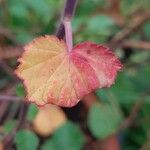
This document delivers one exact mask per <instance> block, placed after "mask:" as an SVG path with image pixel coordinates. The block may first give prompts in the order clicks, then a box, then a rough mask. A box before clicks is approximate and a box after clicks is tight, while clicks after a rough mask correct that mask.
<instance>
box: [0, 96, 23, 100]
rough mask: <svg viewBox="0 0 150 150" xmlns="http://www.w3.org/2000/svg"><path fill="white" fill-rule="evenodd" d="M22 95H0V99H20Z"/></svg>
mask: <svg viewBox="0 0 150 150" xmlns="http://www.w3.org/2000/svg"><path fill="white" fill-rule="evenodd" d="M22 99H23V98H22V97H17V96H10V95H0V101H21V100H22Z"/></svg>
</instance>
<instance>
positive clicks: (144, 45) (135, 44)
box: [121, 40, 150, 50]
mask: <svg viewBox="0 0 150 150" xmlns="http://www.w3.org/2000/svg"><path fill="white" fill-rule="evenodd" d="M121 47H123V48H134V49H143V50H150V42H145V41H129V40H125V41H123V43H121Z"/></svg>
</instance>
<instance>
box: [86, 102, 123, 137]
mask: <svg viewBox="0 0 150 150" xmlns="http://www.w3.org/2000/svg"><path fill="white" fill-rule="evenodd" d="M121 121H122V116H121V114H120V112H119V111H118V109H117V108H116V106H115V105H112V104H111V105H110V104H107V103H106V104H105V103H101V104H99V103H96V104H93V106H92V107H91V109H90V112H89V114H88V126H89V129H90V131H91V132H92V134H93V135H94V136H95V137H96V138H98V139H104V138H106V137H108V136H110V135H112V134H114V133H115V132H116V130H117V129H118V126H119V124H120V122H121Z"/></svg>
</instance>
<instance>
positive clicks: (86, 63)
mask: <svg viewBox="0 0 150 150" xmlns="http://www.w3.org/2000/svg"><path fill="white" fill-rule="evenodd" d="M19 62H20V65H19V66H18V69H17V70H16V74H17V75H18V76H19V77H20V78H21V79H22V80H23V81H24V85H25V87H26V90H27V99H28V101H30V102H34V103H36V104H37V105H39V106H43V105H45V104H47V103H52V104H56V105H60V106H65V107H71V106H74V105H76V104H77V103H78V101H79V100H80V99H82V98H83V97H84V95H86V94H88V93H90V92H92V91H93V90H95V89H97V88H102V87H109V86H111V85H112V84H113V83H114V80H115V77H116V74H117V71H119V70H120V69H121V66H122V65H121V63H120V61H119V60H118V59H117V57H115V55H114V54H113V53H112V52H111V51H110V50H109V49H108V48H105V47H104V46H102V45H97V44H95V43H92V42H84V43H81V44H78V45H76V46H75V47H74V48H73V49H72V51H71V52H70V53H69V52H68V51H67V46H66V44H65V43H64V41H62V40H61V41H60V40H59V39H58V38H56V37H55V36H45V37H39V38H37V39H35V40H34V41H33V42H31V43H30V44H28V45H27V46H26V47H25V51H24V53H23V55H22V57H21V58H20V59H19Z"/></svg>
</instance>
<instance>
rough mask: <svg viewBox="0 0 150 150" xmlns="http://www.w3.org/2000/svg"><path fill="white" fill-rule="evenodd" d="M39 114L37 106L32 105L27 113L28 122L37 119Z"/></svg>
mask: <svg viewBox="0 0 150 150" xmlns="http://www.w3.org/2000/svg"><path fill="white" fill-rule="evenodd" d="M37 113H38V108H37V107H36V106H35V105H33V104H30V106H29V108H28V112H27V120H28V121H32V120H33V119H34V118H35V117H36V115H37Z"/></svg>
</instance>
